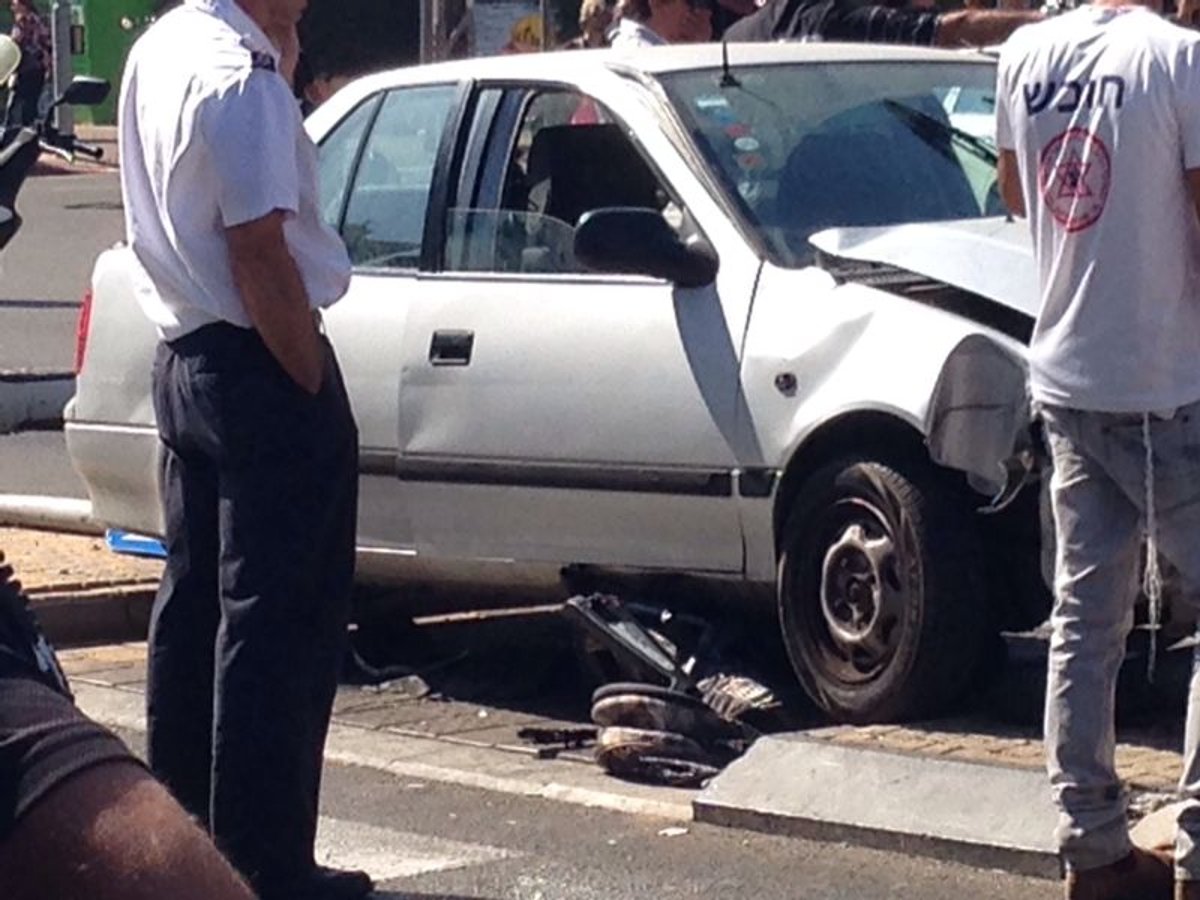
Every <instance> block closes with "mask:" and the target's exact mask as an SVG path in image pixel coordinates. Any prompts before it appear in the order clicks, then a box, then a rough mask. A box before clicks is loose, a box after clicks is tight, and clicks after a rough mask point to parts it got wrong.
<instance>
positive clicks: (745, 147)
mask: <svg viewBox="0 0 1200 900" xmlns="http://www.w3.org/2000/svg"><path fill="white" fill-rule="evenodd" d="M733 146H734V147H736V148H737V149H738V150H740V151H741V152H742V153H753V152H754V151H755V150H757V149H758V148H759V147H761V146H762V144H760V143H759V142H758V138H752V137H750V136H749V135H747V136H746V137H740V138H738V139H737V140H736V141H734V142H733Z"/></svg>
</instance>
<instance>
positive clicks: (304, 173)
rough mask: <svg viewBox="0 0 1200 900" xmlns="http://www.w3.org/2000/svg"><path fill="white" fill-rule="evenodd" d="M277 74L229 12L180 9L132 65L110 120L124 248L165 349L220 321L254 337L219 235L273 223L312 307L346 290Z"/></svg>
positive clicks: (196, 3)
mask: <svg viewBox="0 0 1200 900" xmlns="http://www.w3.org/2000/svg"><path fill="white" fill-rule="evenodd" d="M277 65H278V54H277V51H276V49H275V47H274V46H273V45H272V43H271V42H270V41H269V40H268V39H267V37H266V35H265V34H263V32H262V30H261V29H260V28H259V27H258V25H257V24H255V22H254V21H253V20H252V19H251V18H250V17H249V16H248V15H246V13H245V12H244V11H243V10H242V9H241V8H240V7H239V6H238V5H237V3H235V2H234V0H185V3H184V4H183V5H182V6H181V7H179V8H177V9H175V10H172V11H171V12H169V13H167V14H166V15H165V16H163V17H162V18H161V19H160V20H159V21H158V22H156V23H155V24H154V25H153V26H151V27H150V29H149V30H148V31H147V32H146V33H145V34H144V35H143V36H142V37H141V38H140V39H139V40H138V41H137V43H136V44H135V45H134V47H133V49H132V51H131V52H130V55H129V59H128V61H127V63H126V68H125V77H124V81H123V83H122V86H121V98H120V110H119V120H120V141H121V190H122V195H123V199H124V204H125V224H126V238H127V240H128V243H129V245H130V247H131V248H132V249H133V252H134V254H135V256H136V258H137V261H138V263H139V264H140V271H138V272H136V273H135V279H136V281H137V285H136V287H137V293H138V299H139V301H140V302H141V304H142V307H143V309H144V310H145V311H146V313H147V315H148V316H149V317H150V318H151V320H152V321H153V322H154V324H155V325H156V326H157V327H158V330H159V334H160V335H161V336H162V337H163V338H164V339H165V340H173V339H175V338H178V337H181V336H183V335H185V334H187V333H188V332H190V331H194V330H195V329H197V328H199V327H201V326H203V325H207V324H210V323H212V322H218V321H225V322H230V323H232V324H234V325H240V326H242V327H250V325H251V323H250V318H249V316H248V315H247V313H246V309H245V306H244V304H243V302H242V299H241V295H240V293H239V291H238V289H237V287H236V286H235V284H234V281H233V275H232V271H231V266H230V259H229V250H228V245H227V243H226V238H225V229H227V228H229V227H232V226H235V225H240V224H244V223H246V222H252V221H254V220H256V219H260V218H262V217H263V216H266V215H269V214H270V213H272V212H275V211H277V210H281V211H284V212H286V213H287V214H288V215H287V217H286V219H285V222H284V236H285V238H286V240H287V243H288V248H289V250H290V251H291V254H292V257H293V258H294V259H295V261H296V265H297V267H298V269H299V271H300V275H301V278H302V279H303V282H304V286H305V288H306V289H307V291H308V297H309V303H310V305H311V306H312V307H313V308H314V309H316V308H320V307H325V306H329V305H330V304H332V303H334V302H336V301H337V300H338V299H339V298H340V297H341V296H342V295H343V294H344V293H345V292H346V289H347V287H348V286H349V280H350V261H349V258H348V256H347V254H346V249H345V246H344V244H343V243H342V241H341V238H340V237H339V236H338V235H337V234H336V233H335V232H334V231H333V230H332V229H331V228H329V226H327V225H326V224H325V223H324V222H323V221H322V219H321V216H320V212H319V204H318V197H317V152H316V147H315V146H314V145H313V143H312V141H311V139H310V138H309V137H308V135H307V133H306V132H305V130H304V123H303V121H302V119H301V116H300V111H299V107H298V106H297V104H296V101H295V99H294V98H293V96H292V93H291V90H290V89H289V87H288V85H287V83H286V82H285V81H284V80H283V78H282V77H281V76H280V75H279V74H278V72H277V71H276V66H277Z"/></svg>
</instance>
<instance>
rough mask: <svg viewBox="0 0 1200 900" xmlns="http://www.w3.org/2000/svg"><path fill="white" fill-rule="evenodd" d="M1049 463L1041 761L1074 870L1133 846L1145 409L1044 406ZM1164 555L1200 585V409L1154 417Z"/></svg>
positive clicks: (1192, 871) (1198, 834)
mask: <svg viewBox="0 0 1200 900" xmlns="http://www.w3.org/2000/svg"><path fill="white" fill-rule="evenodd" d="M1041 415H1042V420H1043V422H1044V423H1045V428H1046V436H1047V440H1048V442H1049V445H1050V449H1051V453H1052V456H1053V460H1054V475H1053V477H1052V479H1051V482H1050V494H1051V505H1052V509H1053V513H1054V525H1055V532H1056V537H1057V541H1056V550H1055V578H1054V595H1055V602H1054V612H1053V615H1052V617H1051V624H1052V626H1053V633H1052V637H1051V640H1050V662H1049V673H1048V683H1047V688H1046V722H1045V727H1046V732H1045V733H1046V756H1047V768H1048V770H1049V774H1050V783H1051V787H1052V790H1053V794H1054V800H1055V802H1056V804H1057V805H1058V807H1059V810H1060V816H1059V825H1058V828H1057V831H1056V838H1057V840H1058V844H1059V848H1060V852H1061V854H1062V858H1063V861H1064V862H1065V864H1066V865H1067V867H1068V868H1069V869H1089V868H1094V867H1096V866H1102V865H1106V864H1108V863H1110V862H1114V861H1115V860H1117V859H1120V858H1121V857H1122V856H1124V855H1125V854H1127V853H1128V852H1129V850H1130V846H1131V845H1130V840H1129V831H1128V828H1127V825H1126V818H1125V814H1126V798H1125V792H1124V789H1123V787H1122V784H1121V782H1120V780H1119V779H1118V777H1117V773H1116V768H1115V765H1114V761H1113V757H1114V752H1115V743H1116V737H1115V727H1114V724H1113V715H1114V706H1115V694H1116V683H1117V672H1118V670H1119V669H1120V666H1121V661H1122V659H1123V658H1124V655H1125V641H1126V638H1127V637H1128V635H1129V632H1130V629H1131V628H1132V627H1133V610H1134V604H1135V602H1136V599H1137V587H1138V571H1139V552H1140V550H1141V546H1142V537H1143V534H1144V528H1145V518H1146V516H1145V512H1146V507H1147V494H1146V473H1147V461H1146V442H1145V440H1144V435H1143V416H1142V414H1140V413H1133V414H1124V413H1098V412H1084V411H1080V410H1073V409H1064V408H1062V407H1042V409H1041ZM1150 444H1151V446H1152V448H1153V471H1154V478H1153V482H1154V506H1155V518H1156V533H1157V536H1158V544H1159V550H1160V552H1161V553H1162V555H1163V556H1164V557H1166V558H1167V559H1168V560H1170V562H1171V563H1173V564H1174V565H1175V566H1176V567H1177V568H1178V569H1179V570H1180V573H1181V574H1182V576H1183V577H1184V579H1185V580H1187V581H1188V582H1189V583H1192V584H1197V585H1200V403H1196V404H1193V405H1190V406H1185V407H1182V408H1180V409H1179V410H1177V411H1176V412H1175V414H1174V415H1173V416H1172V417H1171V418H1162V417H1160V416H1156V415H1151V417H1150ZM1197 660H1200V655H1198V656H1197V657H1194V658H1193V666H1192V679H1191V688H1190V692H1189V697H1188V716H1187V730H1186V736H1185V740H1184V760H1183V773H1182V777H1181V779H1180V783H1179V790H1180V794H1181V796H1182V797H1183V798H1185V799H1188V800H1190V801H1191V802H1190V803H1189V804H1188V806H1187V808H1186V809H1185V811H1184V813H1183V814H1182V815H1181V816H1180V829H1179V835H1178V838H1177V841H1176V847H1175V855H1176V877H1177V878H1180V879H1200V764H1198V760H1197V756H1198V754H1197V747H1198V745H1200V701H1198V700H1197V697H1200V675H1198V674H1197V673H1200V664H1198V662H1197Z"/></svg>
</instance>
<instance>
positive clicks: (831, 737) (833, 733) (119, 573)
mask: <svg viewBox="0 0 1200 900" xmlns="http://www.w3.org/2000/svg"><path fill="white" fill-rule="evenodd" d="M0 550H3V551H4V552H5V554H6V555H7V556H8V558H9V559H10V561H11V562H12V563H13V564H14V565H15V566H16V568H17V571H18V573H19V575H20V577H21V579H22V581H23V582H24V583H25V584H26V586H27V587H28V589H29V593H30V596H31V598H32V600H33V602H34V605H35V607H36V608H37V609H38V611H39V615H43V614H44V613H45V612H47V611H48V610H49V611H52V612H53V614H54V616H55V617H56V621H57V622H58V623H59V627H60V628H62V627H63V623H62V617H63V615H64V611H65V613H66V614H68V615H73V616H75V617H76V618H80V619H86V615H87V614H86V610H87V607H88V605H89V601H91V602H93V603H94V602H95V600H96V599H98V598H104V597H112V596H114V595H117V596H127V597H135V598H138V602H139V603H142V604H148V602H149V598H150V597H151V596H152V593H153V589H154V586H155V585H156V583H157V580H158V577H159V573H160V572H161V563H160V562H158V561H155V560H146V559H137V558H133V557H128V556H120V555H117V554H114V553H111V552H110V551H109V550H108V549H107V548H106V547H105V546H104V542H103V541H102V540H100V539H98V538H89V537H77V536H69V535H59V534H51V533H46V532H33V531H25V530H20V529H0ZM145 609H146V607H145V606H142V607H139V609H138V610H137V611H136V614H137V615H144V612H145ZM143 622H144V620H143ZM68 631H69V629H68ZM58 640H59V641H60V643H63V639H62V638H61V637H59V638H58ZM63 656H64V661H65V665H66V667H67V670H68V674H70V675H71V676H72V677H82V678H86V679H88V680H90V681H93V682H95V683H98V684H110V685H116V686H120V687H125V688H132V689H141V686H142V685H143V684H144V680H145V645H144V644H141V643H125V644H117V645H114V646H107V647H92V648H81V649H73V650H65V651H63ZM497 664H498V665H499V666H501V670H499V671H489V672H487V673H485V674H484V675H482V676H480V677H481V678H482V680H483V681H487V680H489V679H490V680H491V681H492V682H493V684H495V683H508V684H510V685H511V684H514V683H516V682H520V681H521V680H522V679H525V680H526V681H528V682H529V683H528V685H526V686H523V687H522V686H518V687H517V688H516V689H515V690H513V691H511V692H510V693H512V694H513V698H512V699H513V702H506V701H505V700H504V699H501V700H499V701H496V700H491V699H488V698H487V695H486V693H485V694H472V690H471V689H469V688H468V689H467V690H466V691H465V693H466V694H469V695H471V696H472V699H467V700H463V699H461V696H456V694H458V692H457V691H456V690H455V689H454V688H453V687H451V688H449V689H448V690H438V689H437V686H435V687H433V688H431V687H430V686H429V685H427V684H424V683H423V682H422V680H421V679H420V678H397V679H396V680H394V681H392V682H390V683H386V684H385V685H384V686H383V687H363V686H358V685H345V686H343V687H342V689H341V690H340V692H339V695H338V700H337V706H336V708H335V716H336V718H337V719H338V720H339V721H341V722H344V723H346V724H352V725H359V726H362V727H367V728H374V729H384V730H391V731H396V732H398V733H402V734H410V735H419V736H423V737H431V736H432V737H438V738H441V739H444V740H449V741H457V742H462V743H466V744H477V745H480V746H492V747H502V748H505V749H512V750H514V751H519V752H526V753H532V752H536V750H535V749H534V748H532V747H531V746H530V745H529V744H528V743H527V742H525V741H522V740H521V739H520V738H518V737H517V731H518V730H519V729H521V728H524V727H528V726H537V727H545V728H552V727H578V726H579V725H581V724H586V723H584V722H583V721H582V719H583V715H580V714H579V711H577V712H576V714H575V715H573V716H572V715H566V716H564V715H561V714H556V715H546V714H544V712H543V711H542V710H541V709H539V705H540V704H539V702H537V698H536V697H535V696H534V695H535V694H536V693H537V691H538V690H539V684H541V683H542V682H540V681H538V678H540V677H542V676H540V675H532V676H531V675H529V674H528V673H524V672H523V671H522V669H523V668H524V667H525V666H526V660H525V659H524V658H523V657H521V656H512V657H511V658H509V659H507V660H505V659H503V658H501V659H500V660H499V661H498V663H497ZM1035 665H1036V664H1035ZM504 666H507V668H503V667H504ZM551 674H553V673H551ZM462 683H463V682H462V681H461V680H460V681H459V684H462ZM1007 689H1009V688H1008V686H1007V685H1001V686H1000V690H1007ZM475 698H479V699H475ZM1033 699H1034V700H1036V697H1034V698H1033ZM1137 702H1142V701H1141V699H1140V698H1138V699H1137ZM585 704H586V698H581V702H580V703H579V704H578V706H579V710H580V711H581V710H583V709H585V708H586V707H585ZM1025 705H1026V707H1028V706H1029V705H1030V703H1029V702H1026V704H1025ZM1173 705H1175V704H1174V703H1173V700H1172V703H1168V704H1163V709H1160V710H1157V711H1154V712H1152V713H1142V714H1138V715H1135V716H1132V717H1130V718H1132V719H1133V724H1129V725H1125V726H1123V727H1121V729H1120V730H1119V732H1118V737H1119V740H1120V744H1119V747H1118V750H1117V762H1118V768H1119V771H1120V774H1121V776H1122V778H1124V779H1125V780H1126V781H1127V782H1128V784H1129V785H1130V786H1131V787H1132V788H1134V789H1135V790H1138V791H1146V792H1169V791H1170V790H1172V789H1173V787H1174V785H1175V782H1176V779H1177V777H1178V771H1179V765H1180V756H1179V753H1178V749H1179V748H1180V747H1181V746H1182V705H1181V702H1180V704H1179V709H1177V710H1176V709H1173ZM1167 707H1172V708H1170V709H1168V708H1167ZM1031 718H1032V717H1028V716H1027V717H1026V718H1025V719H1024V720H1023V721H1020V722H1017V723H1013V722H1012V721H1011V719H1010V720H1007V721H1006V720H1005V719H1004V718H1003V717H1002V716H998V715H996V714H995V713H994V712H992V711H990V710H989V711H985V712H980V713H975V714H971V715H964V716H962V717H958V718H952V719H940V720H938V721H935V722H930V723H921V724H914V725H906V726H898V725H870V726H857V727H856V726H848V725H836V726H831V725H818V726H816V727H812V728H809V729H807V732H806V733H807V735H808V736H809V737H811V738H814V739H817V740H823V741H828V742H830V743H833V744H838V745H841V746H847V747H863V748H869V749H875V750H886V751H892V752H900V753H908V754H914V755H917V756H921V757H929V758H939V759H953V760H962V761H968V762H976V763H984V764H990V765H1000V766H1016V767H1021V768H1032V769H1038V768H1041V766H1042V749H1041V742H1040V733H1039V732H1040V729H1039V727H1038V726H1037V725H1036V724H1031V723H1030V722H1031ZM573 756H574V757H575V758H578V759H580V760H587V759H589V758H590V755H589V754H588V753H587V752H586V751H584V752H582V753H575V754H573Z"/></svg>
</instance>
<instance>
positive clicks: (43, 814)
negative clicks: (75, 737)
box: [0, 762, 254, 900]
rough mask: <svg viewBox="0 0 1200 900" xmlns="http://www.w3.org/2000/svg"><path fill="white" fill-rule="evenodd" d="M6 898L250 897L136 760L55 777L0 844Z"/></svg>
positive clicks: (135, 899) (186, 899)
mask: <svg viewBox="0 0 1200 900" xmlns="http://www.w3.org/2000/svg"><path fill="white" fill-rule="evenodd" d="M0 884H3V885H4V897H5V900H49V898H54V900H85V898H86V900H165V898H168V897H169V898H171V900H254V895H253V893H252V892H251V891H250V889H249V888H248V887H247V886H246V884H245V882H243V881H242V879H241V878H239V877H238V875H237V873H236V872H234V870H233V869H232V868H231V867H230V865H229V863H227V862H226V861H225V860H224V859H223V858H222V856H221V854H220V853H219V852H217V848H216V847H214V846H213V843H212V841H211V840H209V839H208V837H207V835H205V834H204V832H202V831H201V830H200V829H199V828H198V827H197V826H196V824H195V823H194V822H193V821H192V820H191V819H190V818H188V816H187V814H186V813H185V812H184V811H183V809H181V808H180V806H179V804H178V803H176V802H175V801H174V800H173V799H172V798H171V796H170V794H168V793H167V791H166V789H165V788H163V787H162V785H160V784H159V783H158V782H156V781H155V780H154V779H153V778H151V777H150V776H149V775H148V774H147V773H146V772H145V770H143V769H142V768H141V767H140V766H137V765H134V764H133V763H127V762H112V763H104V764H101V765H97V766H93V767H92V768H90V769H85V770H84V771H82V772H80V773H79V774H78V775H75V776H74V777H72V778H70V779H68V780H67V781H65V782H63V783H62V784H61V785H59V786H58V787H57V788H55V789H54V790H52V791H51V792H50V793H49V794H47V795H46V797H45V798H44V799H43V800H41V801H40V802H39V803H38V804H37V805H36V806H34V807H33V809H31V810H30V811H29V813H28V814H27V815H26V816H25V817H23V818H22V819H21V820H20V821H19V822H18V823H17V826H16V829H15V830H14V831H13V832H12V834H10V835H9V836H8V837H7V838H6V839H5V840H4V841H3V842H2V843H0Z"/></svg>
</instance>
